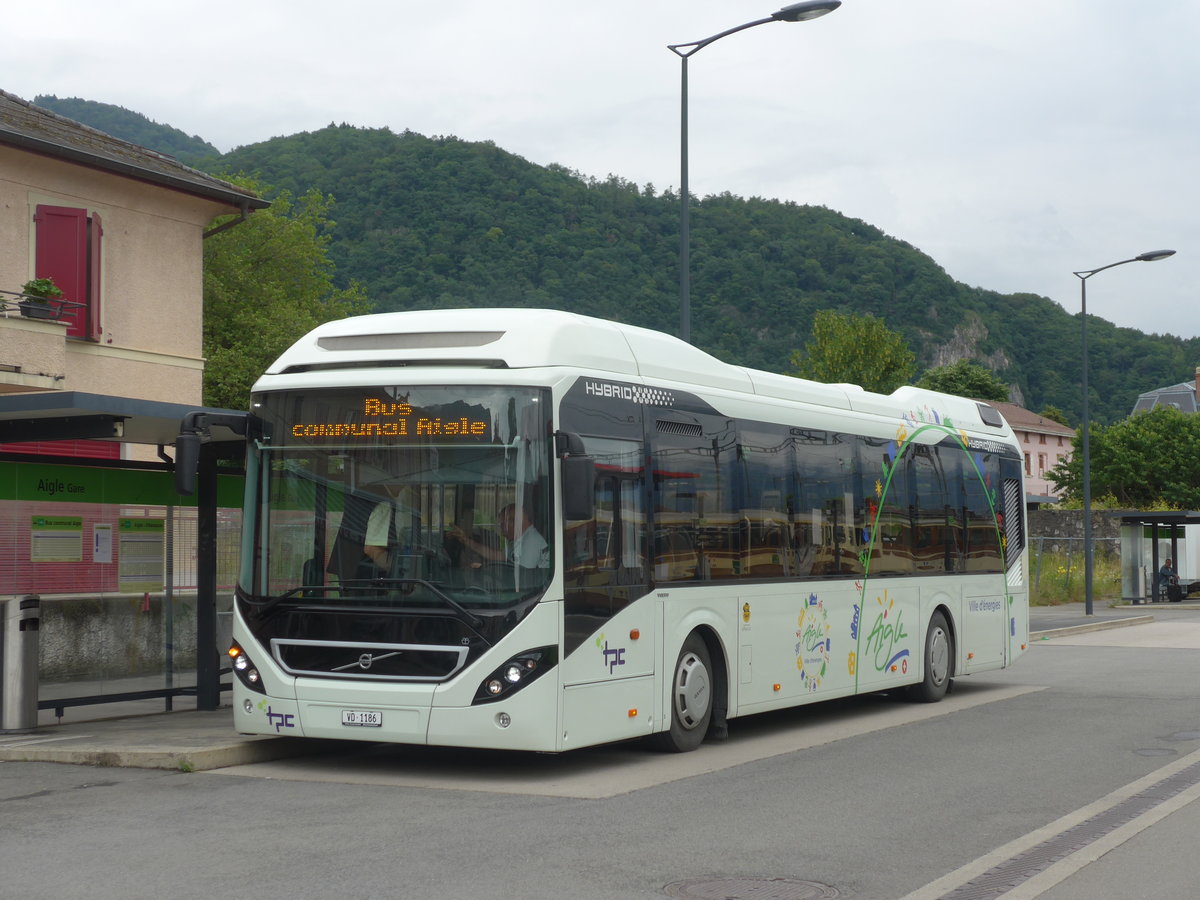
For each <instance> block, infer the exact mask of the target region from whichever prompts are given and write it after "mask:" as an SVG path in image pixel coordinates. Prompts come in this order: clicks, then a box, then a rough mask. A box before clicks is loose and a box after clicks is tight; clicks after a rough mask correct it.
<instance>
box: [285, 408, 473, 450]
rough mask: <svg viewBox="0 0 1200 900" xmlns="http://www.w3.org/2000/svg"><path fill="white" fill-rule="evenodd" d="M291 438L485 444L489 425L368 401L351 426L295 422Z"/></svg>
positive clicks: (356, 413)
mask: <svg viewBox="0 0 1200 900" xmlns="http://www.w3.org/2000/svg"><path fill="white" fill-rule="evenodd" d="M291 431H292V437H295V438H306V439H308V440H313V439H322V438H336V439H341V440H347V439H369V438H422V439H425V438H450V439H454V438H465V439H470V440H472V441H476V440H480V441H487V440H490V438H491V425H490V423H489V422H487V421H486V420H484V419H479V418H474V417H472V416H467V415H454V414H449V415H433V414H431V413H430V411H428V410H419V409H416V408H415V407H413V406H412V404H410V403H403V402H395V401H392V400H381V399H379V398H378V397H368V398H366V399H364V400H363V403H362V408H361V409H360V410H356V412H355V415H354V421H350V422H298V423H296V424H294V425H292V427H291Z"/></svg>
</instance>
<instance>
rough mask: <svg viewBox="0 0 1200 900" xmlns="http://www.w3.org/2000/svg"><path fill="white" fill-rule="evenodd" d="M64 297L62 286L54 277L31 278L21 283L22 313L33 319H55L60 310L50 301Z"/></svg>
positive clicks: (20, 304)
mask: <svg viewBox="0 0 1200 900" xmlns="http://www.w3.org/2000/svg"><path fill="white" fill-rule="evenodd" d="M62 298H63V292H62V288H60V287H59V286H58V285H57V284H55V283H54V280H53V279H51V278H31V279H30V280H29V281H27V282H25V283H24V284H23V285H21V300H20V303H19V306H20V307H21V315H23V316H28V317H29V318H31V319H53V318H55V317H56V314H57V312H58V310H57V309H55V307H54V305H53V304H51V302H50V301H51V300H61V299H62Z"/></svg>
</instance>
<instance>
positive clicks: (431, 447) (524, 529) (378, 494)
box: [239, 385, 553, 618]
mask: <svg viewBox="0 0 1200 900" xmlns="http://www.w3.org/2000/svg"><path fill="white" fill-rule="evenodd" d="M253 403H254V410H255V413H256V414H257V415H258V416H259V417H260V418H261V419H262V420H263V424H264V428H263V434H264V436H263V438H262V439H261V441H259V443H258V446H257V453H256V454H255V458H254V459H253V460H252V461H251V464H250V468H249V470H248V480H249V483H250V489H251V490H253V491H254V499H253V502H251V503H250V504H249V507H250V509H249V511H250V512H251V516H252V517H253V524H252V525H251V524H250V523H247V524H248V526H250V527H247V528H246V529H245V536H244V540H245V541H246V546H245V547H244V548H243V556H242V559H243V567H242V574H241V577H240V579H239V581H240V590H239V596H240V598H241V599H242V600H243V601H245V602H246V604H247V606H248V610H247V611H249V612H253V611H254V610H255V609H256V608H257V609H258V610H260V611H264V609H265V607H266V606H274V605H276V604H278V603H281V602H286V603H287V604H288V605H293V604H294V605H300V606H306V605H311V606H314V607H315V606H328V605H329V604H347V603H349V604H352V605H354V606H359V607H361V606H386V607H390V608H395V607H412V608H419V609H431V608H434V607H443V608H445V609H446V610H447V611H449V612H450V613H451V614H460V615H464V616H467V617H469V618H474V617H475V615H476V614H486V613H488V612H491V613H493V614H495V613H501V612H504V611H507V610H509V609H511V608H512V607H513V606H515V605H518V604H522V603H526V602H528V601H530V600H533V599H536V597H537V596H539V595H540V593H541V592H542V590H543V589H544V588H545V586H546V584H547V583H548V581H549V579H550V575H551V560H552V558H553V557H552V552H551V551H552V549H553V548H552V546H551V544H550V542H551V541H552V540H553V530H552V529H551V528H550V527H549V518H548V510H549V509H550V508H551V496H550V480H549V473H550V470H551V460H552V455H551V454H552V445H551V436H550V426H549V405H550V404H549V396H548V393H547V392H546V391H544V390H541V389H531V388H515V387H491V386H479V385H472V386H466V387H454V386H436V387H428V386H420V387H414V386H406V385H394V386H390V387H374V388H337V389H329V388H321V389H313V390H291V391H281V392H274V393H262V394H258V395H256V396H255V397H254V398H253Z"/></svg>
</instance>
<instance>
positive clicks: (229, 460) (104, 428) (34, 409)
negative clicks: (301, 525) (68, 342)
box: [0, 391, 245, 709]
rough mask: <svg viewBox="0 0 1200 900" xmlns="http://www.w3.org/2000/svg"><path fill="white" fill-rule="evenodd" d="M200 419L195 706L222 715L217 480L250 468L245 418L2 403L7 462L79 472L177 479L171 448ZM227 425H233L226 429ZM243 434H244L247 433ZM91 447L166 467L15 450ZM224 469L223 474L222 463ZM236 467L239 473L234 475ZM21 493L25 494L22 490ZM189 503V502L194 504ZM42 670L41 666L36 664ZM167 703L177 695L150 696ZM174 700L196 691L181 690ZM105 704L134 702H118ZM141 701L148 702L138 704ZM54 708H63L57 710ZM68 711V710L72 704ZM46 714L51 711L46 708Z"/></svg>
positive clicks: (9, 397)
mask: <svg viewBox="0 0 1200 900" xmlns="http://www.w3.org/2000/svg"><path fill="white" fill-rule="evenodd" d="M197 417H200V418H202V419H203V420H204V421H205V422H206V424H207V425H208V426H209V427H206V429H205V440H204V443H203V444H202V445H201V446H200V447H198V448H195V449H194V452H195V455H196V456H197V457H198V458H197V459H196V461H195V462H196V469H195V473H196V480H195V483H196V498H195V505H196V518H197V529H196V534H197V546H196V591H197V594H196V648H197V658H196V686H195V694H196V705H197V708H199V709H216V708H217V706H218V705H219V703H220V692H221V683H220V676H221V673H220V659H219V654H218V650H217V646H216V640H217V587H218V585H217V583H216V572H217V565H216V563H217V542H216V534H217V527H216V526H217V510H218V504H217V494H218V490H217V486H218V474H219V473H220V474H236V475H240V474H241V466H242V465H243V464H244V454H245V437H244V436H243V434H239V433H238V431H237V422H238V421H239V420H244V419H245V414H244V413H241V412H236V411H232V410H221V409H211V408H202V407H196V406H191V405H187V404H180V403H170V402H162V401H151V400H139V399H134V398H129V397H121V396H110V395H102V394H90V393H84V392H79V391H43V392H33V393H14V394H4V395H0V443H3V444H8V445H10V447H9V451H8V452H6V453H3V454H0V459H2V460H3V461H5V462H16V463H21V462H24V463H30V462H32V463H41V464H53V465H56V466H78V467H80V468H85V469H94V468H108V469H124V468H128V469H131V470H135V471H143V472H151V471H157V472H161V473H167V475H168V476H170V475H171V474H173V473H174V470H175V458H174V457H173V456H172V455H171V454H169V453H168V452H167V450H166V448H168V447H171V446H173V445H175V444H176V442H177V440H178V437H179V435H180V432H181V423H183V422H184V421H185V420H188V421H195V420H196V419H197ZM224 423H230V425H226V424H224ZM243 431H244V429H243ZM63 440H90V441H116V442H124V443H133V444H144V445H151V446H155V447H157V456H158V459H159V460H160V461H159V462H157V463H153V462H142V463H137V462H131V461H125V460H89V459H75V458H67V457H57V456H53V457H52V456H47V455H38V454H35V453H30V454H25V453H21V452H17V451H16V448H14V447H12V446H11V445H14V444H17V445H19V444H26V443H33V442H43V441H63ZM222 462H225V465H224V466H221V463H222ZM231 467H234V468H231ZM18 490H19V488H18ZM189 502H190V501H189ZM35 665H36V662H35ZM148 693H149V694H151V695H155V694H157V695H159V696H168V695H169V694H170V693H171V691H168V690H163V691H152V692H148ZM174 693H176V694H181V693H191V689H190V688H187V689H176V690H175V692H174ZM103 699H104V700H105V701H107V700H119V699H129V698H128V697H122V696H119V695H113V696H108V697H106V698H103ZM139 699H142V698H139ZM85 701H90V702H102V701H101V698H80V702H85ZM49 705H53V706H57V705H58V704H57V703H51V704H49ZM67 705H70V704H67ZM41 706H42V707H43V708H46V707H47V704H46V703H42V704H41Z"/></svg>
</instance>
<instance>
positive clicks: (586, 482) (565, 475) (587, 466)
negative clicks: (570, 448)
mask: <svg viewBox="0 0 1200 900" xmlns="http://www.w3.org/2000/svg"><path fill="white" fill-rule="evenodd" d="M595 484H596V461H595V460H594V459H592V458H591V457H590V456H567V457H564V458H563V461H562V509H563V518H564V519H591V518H594V517H595V515H596V505H595Z"/></svg>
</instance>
